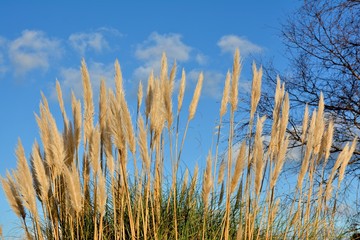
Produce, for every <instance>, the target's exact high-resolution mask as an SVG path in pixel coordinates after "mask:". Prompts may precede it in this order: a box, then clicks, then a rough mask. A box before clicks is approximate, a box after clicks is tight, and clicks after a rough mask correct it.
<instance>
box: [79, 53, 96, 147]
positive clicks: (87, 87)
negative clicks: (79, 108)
mask: <svg viewBox="0 0 360 240" xmlns="http://www.w3.org/2000/svg"><path fill="white" fill-rule="evenodd" d="M81 73H82V82H83V89H84V144H86V142H87V141H88V139H90V135H91V132H92V129H93V128H94V120H93V118H94V103H93V92H92V88H91V82H90V76H89V72H88V70H87V67H86V63H85V60H84V59H83V60H82V61H81Z"/></svg>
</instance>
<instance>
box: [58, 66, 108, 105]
mask: <svg viewBox="0 0 360 240" xmlns="http://www.w3.org/2000/svg"><path fill="white" fill-rule="evenodd" d="M87 68H88V71H89V75H90V80H91V86H92V88H93V91H94V93H95V96H96V94H97V93H98V92H99V89H100V83H101V80H102V79H104V80H105V82H106V86H107V87H108V88H109V87H113V85H114V75H115V73H114V65H113V64H103V63H99V62H90V63H89V64H87ZM58 80H59V81H60V84H61V88H62V90H63V94H64V98H68V99H69V97H70V96H71V95H70V93H71V91H74V93H75V95H76V96H77V97H78V98H80V97H82V93H83V87H82V78H81V73H80V66H79V68H62V69H61V70H60V77H59V79H58ZM52 96H53V97H56V89H55V86H54V89H53V91H52Z"/></svg>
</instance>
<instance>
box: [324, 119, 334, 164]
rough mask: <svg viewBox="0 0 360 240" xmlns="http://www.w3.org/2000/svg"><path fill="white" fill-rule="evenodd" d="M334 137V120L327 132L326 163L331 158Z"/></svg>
mask: <svg viewBox="0 0 360 240" xmlns="http://www.w3.org/2000/svg"><path fill="white" fill-rule="evenodd" d="M333 135H334V122H333V120H330V122H329V125H328V128H327V131H326V144H325V162H327V160H328V159H329V157H330V150H331V145H332V141H333Z"/></svg>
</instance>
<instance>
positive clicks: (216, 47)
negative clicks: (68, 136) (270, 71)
mask: <svg viewBox="0 0 360 240" xmlns="http://www.w3.org/2000/svg"><path fill="white" fill-rule="evenodd" d="M298 5H299V2H298V1H285V0H279V1H265V0H258V1H214V2H213V3H209V2H207V3H206V2H205V1H188V0H185V1H167V2H165V1H146V2H145V1H136V2H135V3H134V2H132V3H121V2H120V1H118V2H116V1H106V2H105V1H104V2H101V3H100V1H71V2H70V1H62V3H61V4H57V3H54V2H48V1H47V2H45V1H36V2H35V1H33V2H31V3H30V2H28V1H27V2H26V1H10V0H4V1H1V2H0V22H1V25H0V112H1V118H0V121H1V122H0V175H2V176H4V174H5V172H6V169H13V168H15V165H16V159H15V154H14V150H15V147H16V144H17V139H18V138H19V137H20V138H21V139H22V141H23V144H24V147H25V151H26V154H27V155H29V153H30V150H31V146H32V143H33V141H34V139H35V138H37V139H39V137H38V129H37V125H36V121H35V118H34V113H37V112H38V106H39V103H40V98H41V95H40V91H43V92H44V94H45V95H46V96H47V97H48V99H49V100H50V104H51V108H52V109H53V110H54V113H55V114H56V113H57V116H59V109H58V106H57V102H56V95H55V91H54V90H55V80H56V79H58V80H59V82H60V84H61V85H62V87H63V91H64V92H63V94H64V97H65V103H66V106H67V108H68V110H69V109H70V105H69V96H70V91H71V89H72V90H73V91H74V92H75V93H76V95H77V96H78V97H81V93H82V90H81V78H80V72H79V66H80V61H81V58H83V57H84V58H85V60H86V62H87V65H88V68H89V71H90V75H91V77H92V84H93V87H94V91H95V92H96V91H97V89H98V88H99V82H100V79H101V78H104V79H105V80H106V82H107V85H108V86H111V85H112V84H113V63H114V61H115V59H119V61H120V64H121V67H122V71H123V75H124V79H125V88H126V91H127V99H128V101H129V102H130V105H132V106H135V102H134V101H135V92H136V87H137V84H138V82H139V81H140V80H141V81H143V82H145V80H146V79H147V74H148V73H149V71H150V70H151V69H154V70H155V72H156V71H157V69H158V67H159V61H160V57H161V53H162V52H163V51H165V52H167V56H168V60H169V63H170V64H172V63H173V61H174V59H176V61H177V64H178V74H177V76H178V77H179V76H180V71H181V69H182V68H185V70H186V72H187V77H188V78H187V79H188V84H187V86H188V87H187V96H188V98H191V96H192V90H193V88H194V85H195V83H196V79H197V75H198V73H199V72H200V71H203V72H204V75H205V79H204V88H203V95H202V98H201V99H200V105H199V110H198V112H197V115H196V117H195V118H196V120H195V121H194V122H193V123H192V126H191V127H192V129H193V130H195V131H193V134H192V135H189V138H190V140H189V141H193V142H194V143H195V144H194V145H192V146H193V147H194V149H196V150H198V151H199V153H198V155H196V156H195V157H194V161H195V160H199V159H201V158H203V157H204V155H206V153H207V151H208V148H209V147H210V144H211V141H209V140H207V139H211V137H212V136H211V131H212V130H213V127H214V123H215V121H216V119H217V116H218V109H219V104H218V100H219V98H220V96H221V93H222V87H223V84H224V80H225V74H226V71H227V70H228V69H229V68H231V65H232V55H233V52H234V50H235V48H236V47H239V48H240V52H241V55H242V57H243V60H244V67H243V72H242V74H241V77H240V86H241V88H240V91H241V92H240V95H241V94H245V93H246V92H248V91H249V82H248V81H249V79H250V78H251V74H250V63H251V62H252V61H253V60H254V59H255V58H263V59H267V58H273V59H274V63H275V65H276V66H277V67H278V68H284V67H285V66H286V59H285V58H284V56H283V55H284V46H283V45H282V43H281V39H280V37H279V35H280V28H281V25H280V23H281V22H282V21H284V20H285V19H286V15H287V14H289V13H290V12H291V11H292V10H294V9H295V8H296V7H297V6H298ZM187 101H189V99H188V100H187ZM185 104H186V102H185ZM184 109H187V106H186V105H185V108H184ZM209 119H210V121H209ZM59 122H60V121H59ZM204 129H207V130H204ZM203 130H204V131H203ZM0 225H2V226H3V228H4V233H5V235H7V236H12V235H17V232H18V231H19V224H18V221H17V219H16V218H15V217H14V215H13V214H12V213H11V210H10V207H9V206H8V204H7V202H6V200H5V197H4V195H3V192H2V191H0Z"/></svg>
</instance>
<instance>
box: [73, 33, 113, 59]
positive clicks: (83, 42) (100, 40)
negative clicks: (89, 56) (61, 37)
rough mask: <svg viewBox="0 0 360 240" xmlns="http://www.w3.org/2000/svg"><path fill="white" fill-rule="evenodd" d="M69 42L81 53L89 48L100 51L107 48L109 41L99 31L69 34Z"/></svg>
mask: <svg viewBox="0 0 360 240" xmlns="http://www.w3.org/2000/svg"><path fill="white" fill-rule="evenodd" d="M69 43H70V45H71V46H72V47H73V48H74V49H75V51H77V52H78V53H80V54H81V55H84V54H85V52H86V51H89V50H90V51H95V52H97V53H101V52H102V51H104V50H105V49H108V48H109V43H108V42H107V41H106V39H105V37H104V35H103V33H101V32H100V31H97V32H79V33H73V34H71V35H70V36H69Z"/></svg>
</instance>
